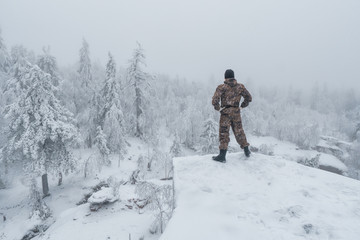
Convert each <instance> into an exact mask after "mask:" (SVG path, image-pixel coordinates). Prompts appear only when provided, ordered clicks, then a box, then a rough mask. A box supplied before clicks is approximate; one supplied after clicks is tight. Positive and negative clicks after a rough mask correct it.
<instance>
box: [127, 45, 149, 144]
mask: <svg viewBox="0 0 360 240" xmlns="http://www.w3.org/2000/svg"><path fill="white" fill-rule="evenodd" d="M143 66H146V64H145V54H144V50H143V49H142V47H141V45H140V44H139V43H138V47H137V48H136V49H135V50H134V53H133V58H132V59H131V60H130V66H129V67H128V79H129V81H130V85H131V86H132V87H133V89H134V92H135V99H134V104H135V116H136V126H135V136H137V137H142V136H143V126H142V125H143V124H142V122H143V119H142V118H143V117H144V116H143V115H144V109H145V108H146V103H147V98H146V90H147V89H148V88H149V86H150V85H149V82H148V80H149V79H150V76H149V74H147V73H145V72H144V71H143V70H142V67H143Z"/></svg>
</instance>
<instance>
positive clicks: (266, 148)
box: [259, 144, 274, 156]
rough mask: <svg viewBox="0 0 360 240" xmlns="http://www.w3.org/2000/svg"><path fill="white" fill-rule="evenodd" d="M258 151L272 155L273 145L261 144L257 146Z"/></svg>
mask: <svg viewBox="0 0 360 240" xmlns="http://www.w3.org/2000/svg"><path fill="white" fill-rule="evenodd" d="M259 152H260V153H262V154H265V155H269V156H273V155H274V146H273V145H267V144H261V145H260V146H259Z"/></svg>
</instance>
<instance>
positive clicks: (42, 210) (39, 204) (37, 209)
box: [29, 178, 51, 220]
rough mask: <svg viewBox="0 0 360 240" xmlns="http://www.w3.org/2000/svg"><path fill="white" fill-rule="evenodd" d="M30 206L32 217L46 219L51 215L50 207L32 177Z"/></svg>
mask: <svg viewBox="0 0 360 240" xmlns="http://www.w3.org/2000/svg"><path fill="white" fill-rule="evenodd" d="M29 197H30V206H31V213H30V218H32V219H38V218H39V219H41V220H45V219H47V218H48V217H50V216H51V211H50V209H49V207H48V206H47V205H46V203H45V202H44V200H43V198H42V195H41V193H40V190H39V188H38V187H37V183H36V180H35V179H34V178H32V179H31V183H30V196H29Z"/></svg>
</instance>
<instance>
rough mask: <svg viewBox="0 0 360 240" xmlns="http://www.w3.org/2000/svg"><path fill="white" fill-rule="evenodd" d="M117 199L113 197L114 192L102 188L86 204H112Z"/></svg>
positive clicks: (110, 189)
mask: <svg viewBox="0 0 360 240" xmlns="http://www.w3.org/2000/svg"><path fill="white" fill-rule="evenodd" d="M118 199H119V198H118V197H117V196H115V195H114V190H113V189H112V188H109V187H102V188H101V190H100V191H97V192H95V193H93V194H92V195H91V196H90V198H89V199H88V202H89V203H91V204H101V203H112V202H115V201H117V200H118Z"/></svg>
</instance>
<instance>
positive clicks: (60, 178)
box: [58, 172, 63, 186]
mask: <svg viewBox="0 0 360 240" xmlns="http://www.w3.org/2000/svg"><path fill="white" fill-rule="evenodd" d="M62 179H63V176H62V173H61V172H59V181H58V186H61V184H62Z"/></svg>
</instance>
